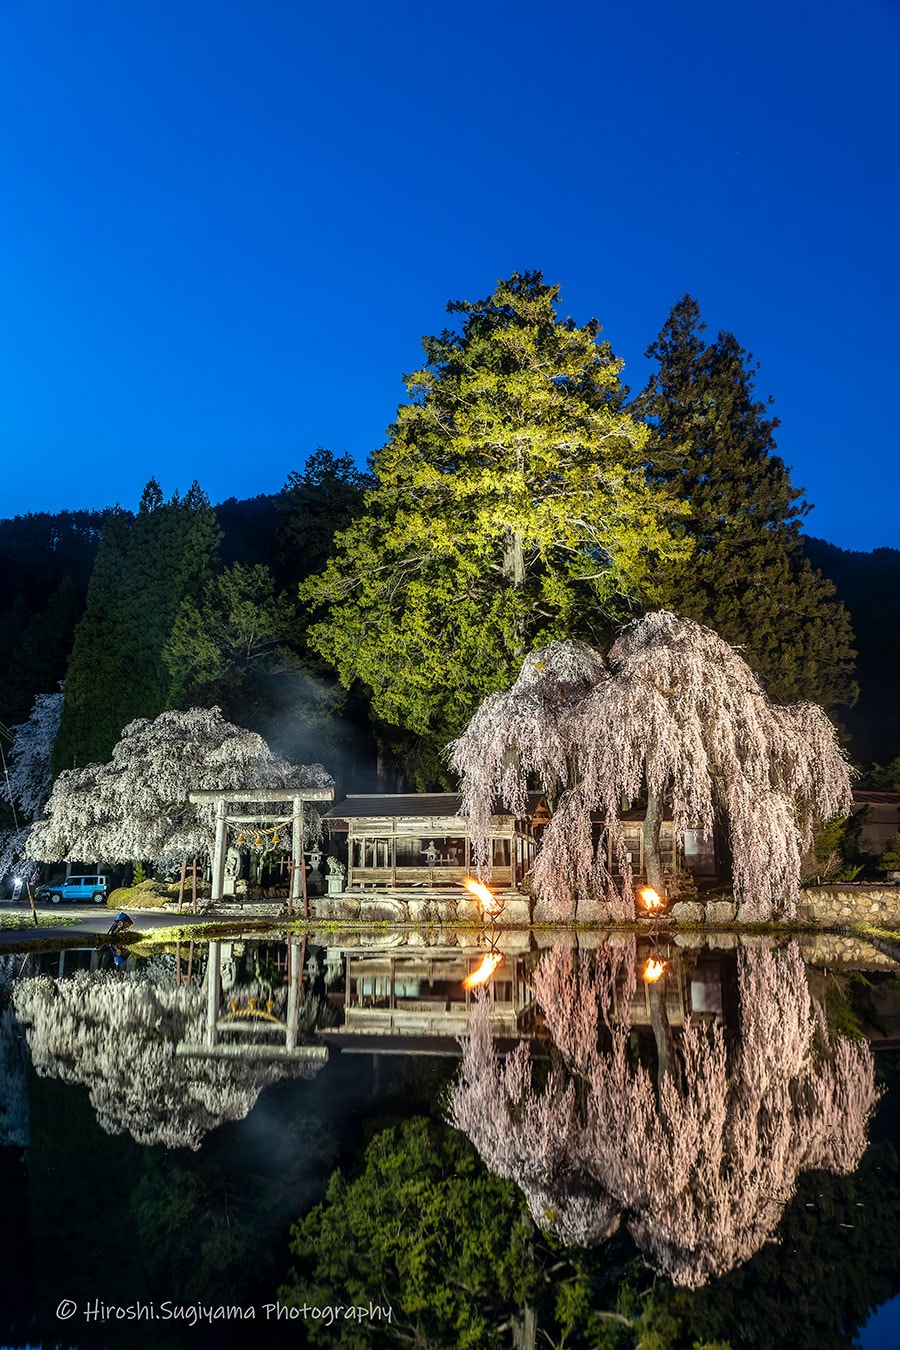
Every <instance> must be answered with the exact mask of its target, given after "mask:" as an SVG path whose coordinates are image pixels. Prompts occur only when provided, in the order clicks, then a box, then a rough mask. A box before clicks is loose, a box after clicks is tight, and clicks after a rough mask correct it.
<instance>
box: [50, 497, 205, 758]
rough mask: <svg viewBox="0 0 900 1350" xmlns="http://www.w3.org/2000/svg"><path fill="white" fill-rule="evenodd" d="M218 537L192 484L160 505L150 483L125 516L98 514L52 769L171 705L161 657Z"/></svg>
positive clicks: (100, 753)
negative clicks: (97, 540) (98, 535)
mask: <svg viewBox="0 0 900 1350" xmlns="http://www.w3.org/2000/svg"><path fill="white" fill-rule="evenodd" d="M220 537H221V536H220V531H219V528H218V525H217V524H216V518H215V515H214V513H213V510H212V507H211V506H210V504H209V501H208V499H207V497H206V495H205V493H203V492H202V491H201V489H200V488H199V486H198V485H197V484H196V483H195V484H194V485H193V486H192V487H191V488H190V490H189V491H188V492H187V493H186V494H185V496H184V497H180V496H179V495H178V493H175V495H174V496H173V497H172V499H171V500H170V501H168V502H166V501H164V500H163V495H162V492H161V490H160V487H159V484H158V483H157V482H156V481H155V480H153V479H151V481H150V482H149V483H148V484H147V487H146V488H145V489H144V494H143V496H142V498H141V505H140V510H139V511H138V514H137V516H136V517H135V518H133V519H132V518H131V517H130V516H128V515H127V514H126V513H125V512H123V511H117V512H113V513H112V514H111V515H110V516H109V517H108V519H107V522H106V525H105V526H104V530H103V539H102V541H101V544H100V549H99V551H98V554H97V561H96V563H95V565H94V571H93V573H92V575H91V581H90V585H89V587H88V596H87V605H86V608H85V613H84V615H83V616H82V619H81V621H80V622H79V624H78V627H77V628H76V630H75V639H74V642H73V645H72V653H71V656H70V658H69V665H68V670H67V672H66V691H65V701H64V704H63V714H62V721H61V724H60V730H59V736H58V738H57V743H56V748H55V751H54V757H53V762H54V769H55V770H56V771H57V772H59V770H60V769H67V768H72V767H73V766H75V765H82V764H87V763H90V762H94V761H102V760H106V759H108V758H109V756H110V754H111V753H112V748H113V746H114V745H115V744H116V742H117V741H118V739H119V736H120V734H121V731H122V728H123V727H124V726H125V725H126V724H127V723H129V722H131V721H133V720H134V719H135V718H137V717H155V716H156V715H157V714H158V713H160V712H163V711H164V710H165V709H166V708H167V707H169V706H171V705H170V702H169V689H170V678H171V677H170V672H169V669H168V667H167V666H166V663H165V660H164V657H163V650H164V647H165V645H166V642H167V640H168V638H169V635H170V633H171V631H172V626H173V624H174V621H175V617H176V615H177V613H178V611H179V608H180V606H181V603H182V601H183V600H185V599H186V598H199V597H200V595H201V594H202V593H203V590H204V588H205V586H206V584H207V583H208V582H209V580H210V578H211V577H212V575H213V572H214V570H215V566H216V561H217V559H216V550H217V548H218V544H219V539H220Z"/></svg>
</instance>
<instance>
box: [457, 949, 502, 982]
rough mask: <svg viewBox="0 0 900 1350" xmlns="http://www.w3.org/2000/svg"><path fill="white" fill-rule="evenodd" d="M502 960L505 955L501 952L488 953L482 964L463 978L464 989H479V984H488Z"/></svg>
mask: <svg viewBox="0 0 900 1350" xmlns="http://www.w3.org/2000/svg"><path fill="white" fill-rule="evenodd" d="M502 960H503V957H502V956H501V955H500V953H499V952H490V953H488V955H487V956H485V957H484V958H483V959H482V962H481V965H480V966H478V968H477V969H476V970H473V971H472V974H471V975H467V976H466V978H465V979H464V980H463V989H477V988H478V986H479V985H481V984H487V982H488V980H489V979H490V978H491V976H492V975H493V973H494V971H495V970H496V969H497V967H498V966H499V965H500V963H501V961H502Z"/></svg>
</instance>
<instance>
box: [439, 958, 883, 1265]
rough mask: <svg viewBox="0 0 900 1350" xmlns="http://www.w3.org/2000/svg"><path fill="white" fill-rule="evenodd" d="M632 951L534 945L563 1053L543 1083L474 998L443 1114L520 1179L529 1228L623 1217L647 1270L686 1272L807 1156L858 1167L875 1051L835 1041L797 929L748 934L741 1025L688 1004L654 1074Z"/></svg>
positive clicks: (764, 1223) (762, 1212) (597, 1232)
mask: <svg viewBox="0 0 900 1350" xmlns="http://www.w3.org/2000/svg"><path fill="white" fill-rule="evenodd" d="M634 957H635V953H634V946H633V944H632V945H631V947H630V949H625V950H623V949H619V951H612V950H610V949H601V950H599V951H598V952H596V953H594V954H591V955H590V956H588V955H587V954H585V953H582V954H581V957H580V959H579V960H578V961H577V962H576V960H575V958H574V957H573V954H572V953H571V951H570V950H568V949H562V948H559V949H554V950H553V951H552V952H550V953H548V954H547V955H546V956H544V958H543V959H542V961H541V964H540V966H539V967H538V969H537V972H536V977H535V992H536V995H537V999H538V1002H539V1004H540V1006H541V1008H542V1010H543V1012H544V1016H545V1019H546V1023H547V1027H548V1030H549V1032H550V1034H551V1036H552V1037H553V1040H554V1042H555V1044H556V1046H557V1048H558V1049H559V1051H560V1054H561V1056H562V1061H563V1063H562V1064H561V1065H558V1066H557V1067H556V1068H554V1070H553V1072H552V1073H551V1074H550V1075H549V1077H548V1079H547V1081H546V1084H545V1086H544V1087H543V1089H542V1090H540V1091H538V1090H536V1089H535V1088H534V1087H533V1085H532V1079H531V1063H530V1052H529V1047H528V1045H527V1043H525V1042H521V1043H520V1044H519V1046H518V1047H517V1048H516V1050H515V1051H514V1052H513V1054H511V1055H508V1056H507V1057H506V1059H505V1061H501V1060H500V1058H499V1057H498V1056H497V1055H496V1053H495V1051H494V1048H493V1044H492V1041H491V1032H490V1022H489V1018H488V1008H487V1002H486V1000H480V1002H479V1007H478V1008H477V1009H476V1011H475V1014H474V1015H473V1018H472V1020H471V1022H470V1035H469V1037H468V1038H467V1039H464V1040H463V1042H462V1046H463V1059H462V1070H461V1075H460V1078H459V1079H458V1081H457V1083H456V1084H455V1086H454V1088H453V1090H452V1093H451V1097H450V1118H451V1120H452V1122H453V1124H454V1125H456V1126H457V1128H458V1129H461V1130H463V1131H464V1132H465V1133H466V1134H467V1135H468V1136H469V1138H470V1139H471V1140H472V1142H473V1143H474V1144H475V1147H476V1148H477V1149H478V1151H479V1153H480V1154H481V1156H482V1158H483V1159H484V1162H485V1163H486V1165H487V1166H488V1167H489V1168H490V1170H491V1171H492V1172H494V1173H496V1174H497V1175H498V1176H500V1177H504V1178H507V1179H508V1180H511V1181H515V1182H516V1184H517V1185H518V1186H519V1187H520V1188H521V1190H522V1191H523V1193H524V1195H525V1198H526V1200H527V1201H528V1204H529V1208H530V1210H531V1213H532V1215H533V1217H534V1220H535V1222H536V1223H537V1224H538V1225H539V1227H541V1228H543V1229H545V1230H548V1231H550V1232H554V1233H556V1234H557V1235H558V1236H559V1237H560V1238H562V1240H563V1241H565V1242H568V1243H572V1244H578V1245H585V1246H586V1245H593V1244H595V1243H597V1242H602V1241H604V1240H605V1239H606V1238H607V1237H609V1236H610V1235H611V1234H612V1233H613V1232H614V1231H615V1229H616V1228H617V1227H618V1225H619V1223H620V1222H621V1221H622V1219H624V1222H625V1226H626V1227H627V1229H628V1231H629V1232H630V1233H631V1235H632V1237H633V1238H634V1240H635V1242H636V1243H637V1245H638V1246H639V1247H640V1249H641V1250H642V1251H643V1252H646V1253H647V1254H648V1256H650V1257H651V1259H652V1260H653V1262H654V1264H655V1265H656V1266H657V1268H658V1269H660V1270H661V1271H663V1272H664V1273H665V1274H666V1275H668V1276H669V1278H670V1279H671V1280H672V1281H673V1283H675V1284H680V1285H687V1286H689V1287H692V1288H696V1287H698V1286H700V1285H702V1284H705V1283H706V1281H707V1280H709V1279H710V1278H711V1277H713V1276H716V1275H721V1274H723V1273H724V1272H725V1271H728V1270H731V1269H732V1268H733V1267H734V1266H736V1265H740V1264H741V1263H742V1262H744V1261H746V1260H748V1259H749V1258H750V1257H751V1256H752V1255H753V1254H754V1253H755V1252H757V1251H758V1250H759V1248H760V1247H761V1246H762V1244H763V1243H764V1242H765V1241H766V1239H767V1238H768V1237H770V1236H771V1234H772V1233H773V1232H774V1230H775V1228H776V1226H777V1224H778V1222H779V1221H780V1219H781V1215H782V1212H783V1210H784V1207H785V1205H786V1204H787V1202H788V1201H789V1200H790V1199H791V1197H792V1196H793V1194H794V1192H795V1190H796V1184H797V1177H798V1176H799V1174H800V1172H801V1171H804V1170H808V1169H815V1168H820V1169H822V1170H825V1171H830V1172H840V1173H850V1172H852V1171H853V1170H854V1169H855V1168H856V1167H857V1165H858V1164H859V1160H860V1158H861V1156H862V1154H863V1151H864V1149H865V1146H866V1128H867V1124H868V1121H869V1118H870V1116H871V1114H872V1111H873V1109H874V1107H875V1103H876V1101H877V1099H878V1093H877V1091H876V1089H875V1081H874V1066H873V1060H872V1054H871V1051H870V1050H869V1047H868V1045H866V1044H865V1043H860V1044H854V1043H851V1042H850V1041H848V1040H846V1039H843V1038H839V1039H838V1040H837V1041H836V1043H835V1044H834V1045H831V1046H830V1045H829V1043H828V1039H827V1034H826V1028H825V1024H824V1020H823V1019H822V1017H821V1014H820V1012H819V1011H818V1010H817V1009H816V1008H815V1006H814V1005H813V1004H812V1002H811V1000H810V997H809V992H808V989H807V984H806V976H805V972H804V968H803V962H802V960H801V958H800V954H799V949H798V948H797V945H796V943H794V944H792V946H791V947H790V948H789V949H787V950H785V951H780V952H771V951H766V950H764V949H761V948H756V949H750V950H746V949H742V950H741V952H740V954H739V957H738V961H739V967H738V973H739V981H740V994H741V1035H740V1040H739V1042H738V1043H737V1045H736V1046H733V1047H731V1049H729V1047H728V1046H727V1045H726V1042H725V1038H724V1035H723V1032H722V1029H721V1028H720V1027H717V1026H714V1025H709V1026H706V1027H704V1026H702V1025H696V1024H694V1023H692V1022H691V1021H690V1019H688V1020H687V1021H686V1023H685V1026H684V1030H683V1032H682V1033H681V1036H680V1038H679V1045H678V1049H677V1051H676V1054H677V1059H678V1066H677V1072H675V1073H673V1074H666V1075H665V1076H663V1077H661V1079H660V1081H659V1083H658V1084H654V1081H653V1078H652V1077H651V1075H650V1073H649V1072H648V1070H647V1069H646V1068H645V1067H644V1066H643V1065H641V1064H640V1063H637V1064H636V1063H634V1061H633V1059H632V1057H631V1055H630V1054H629V1048H628V1046H629V1036H630V1032H631V1025H630V1007H631V995H632V994H633V991H634V987H635V977H636V972H635V966H634ZM619 962H621V963H622V965H623V970H622V971H621V973H620V972H619V971H618V963H619ZM617 978H618V979H619V980H621V981H622V991H621V997H620V998H619V1000H618V1007H619V1009H620V1010H621V1017H620V1020H618V1021H616V1022H614V1021H613V1020H612V1016H611V1009H612V1004H613V997H612V996H613V989H614V986H615V984H616V981H617ZM601 1026H603V1027H604V1032H605V1037H606V1040H607V1042H609V1041H610V1040H611V1048H607V1049H602V1048H601V1047H600V1031H601Z"/></svg>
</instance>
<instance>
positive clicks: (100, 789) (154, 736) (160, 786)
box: [26, 708, 332, 863]
mask: <svg viewBox="0 0 900 1350" xmlns="http://www.w3.org/2000/svg"><path fill="white" fill-rule="evenodd" d="M331 782H332V779H331V776H330V774H328V773H326V771H325V770H324V769H323V768H322V765H321V764H313V765H310V766H307V765H295V764H290V763H289V762H288V761H287V760H285V759H282V758H280V756H278V755H276V754H274V753H273V752H272V751H271V750H270V749H269V747H268V745H267V744H266V742H265V741H264V740H263V738H262V736H258V735H257V734H256V732H253V731H245V730H244V728H243V727H236V726H233V725H232V724H231V723H230V722H226V721H225V720H224V718H223V717H222V714H221V712H220V711H219V709H218V708H190V709H188V711H187V712H166V713H161V714H160V716H159V717H157V718H155V719H154V720H153V721H152V722H151V721H148V720H147V719H146V718H143V719H139V720H138V721H136V722H132V723H131V724H130V725H129V726H127V727H126V728H125V730H124V731H123V732H122V739H121V740H120V741H119V743H118V745H116V747H115V749H114V750H113V754H112V759H111V760H110V761H109V762H108V763H106V764H88V765H87V766H86V768H83V769H69V770H67V771H66V772H65V773H61V774H60V776H59V778H58V779H57V780H56V783H55V784H54V787H53V792H52V794H51V797H50V800H49V801H48V803H47V818H46V820H41V821H38V822H37V823H36V824H35V825H34V826H33V827H32V830H31V834H30V835H29V838H28V843H27V845H26V855H27V856H28V857H31V858H37V859H40V860H43V861H47V862H55V861H58V860H60V859H64V858H71V859H84V858H95V859H98V860H102V861H103V862H109V863H113V862H131V861H133V860H134V859H138V858H149V859H151V860H153V861H154V862H175V861H177V860H179V859H181V858H184V857H196V856H197V855H198V854H203V853H206V852H209V851H210V850H211V848H212V844H213V840H214V838H215V806H214V805H212V804H210V803H203V804H202V805H193V804H192V803H191V802H189V801H188V793H189V792H194V791H202V790H215V789H224V790H228V789H232V788H243V787H258V788H269V787H314V786H323V785H326V784H330V783H331ZM306 819H307V828H308V829H310V830H313V831H314V830H315V827H316V816H315V812H314V811H312V810H311V811H309V812H308V813H307V817H306Z"/></svg>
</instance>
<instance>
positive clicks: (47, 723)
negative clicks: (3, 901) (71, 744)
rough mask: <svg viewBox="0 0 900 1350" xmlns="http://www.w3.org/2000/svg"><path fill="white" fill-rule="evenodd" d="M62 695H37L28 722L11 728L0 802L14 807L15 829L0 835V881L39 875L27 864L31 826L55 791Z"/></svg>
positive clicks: (1, 781)
mask: <svg viewBox="0 0 900 1350" xmlns="http://www.w3.org/2000/svg"><path fill="white" fill-rule="evenodd" d="M62 701H63V696H62V693H61V692H60V693H56V694H38V696H37V698H36V699H35V700H34V706H33V707H32V709H31V713H30V714H29V717H28V721H27V722H21V723H19V725H18V726H14V727H12V728H11V731H12V734H13V742H12V745H11V747H10V750H9V754H8V756H7V759H6V761H5V764H6V767H7V770H8V771H7V772H6V773H5V774H4V775H3V778H2V780H0V801H6V802H8V803H9V805H10V806H11V807H12V811H13V817H14V819H15V822H16V825H15V828H14V829H11V830H6V831H0V877H2V876H5V875H6V874H7V873H8V872H12V871H13V870H14V869H16V870H19V871H21V873H22V875H23V876H31V875H34V873H35V872H36V871H37V868H36V866H35V865H34V863H31V864H29V863H28V862H24V865H23V860H24V859H25V856H26V855H25V849H26V845H27V842H28V834H29V830H30V829H31V822H32V821H33V820H36V819H37V817H38V816H40V815H41V813H42V812H43V809H44V804H45V802H46V801H47V798H48V797H49V796H50V791H51V789H52V787H53V771H52V768H51V758H52V755H53V743H54V741H55V740H56V735H57V732H58V731H59V720H60V717H61V716H62Z"/></svg>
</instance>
